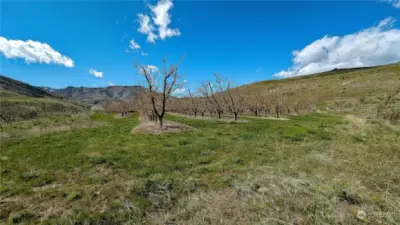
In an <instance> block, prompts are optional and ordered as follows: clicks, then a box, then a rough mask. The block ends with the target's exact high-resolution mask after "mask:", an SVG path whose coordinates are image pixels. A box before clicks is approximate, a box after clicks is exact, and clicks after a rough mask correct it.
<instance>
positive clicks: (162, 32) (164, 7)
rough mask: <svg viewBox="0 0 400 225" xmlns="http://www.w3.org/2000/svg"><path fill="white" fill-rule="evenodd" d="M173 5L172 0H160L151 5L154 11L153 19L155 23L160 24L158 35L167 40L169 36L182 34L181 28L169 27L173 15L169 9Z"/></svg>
mask: <svg viewBox="0 0 400 225" xmlns="http://www.w3.org/2000/svg"><path fill="white" fill-rule="evenodd" d="M172 7H173V4H172V1H171V0H160V1H159V2H158V3H157V5H155V6H150V10H151V12H152V14H153V15H152V19H153V22H154V24H156V25H157V26H158V36H159V37H160V38H161V39H162V40H165V38H167V37H173V36H180V35H181V33H180V31H179V29H176V28H175V29H172V28H169V27H168V25H169V24H170V23H171V15H170V14H169V13H168V11H169V10H170V9H171V8H172Z"/></svg>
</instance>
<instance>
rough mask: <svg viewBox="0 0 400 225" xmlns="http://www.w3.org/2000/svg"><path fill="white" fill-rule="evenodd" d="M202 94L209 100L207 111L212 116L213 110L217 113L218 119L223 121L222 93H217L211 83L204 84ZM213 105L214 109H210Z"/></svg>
mask: <svg viewBox="0 0 400 225" xmlns="http://www.w3.org/2000/svg"><path fill="white" fill-rule="evenodd" d="M201 92H202V93H203V96H205V97H206V98H207V99H208V100H209V101H208V103H207V104H208V105H207V109H208V111H209V112H210V116H211V113H212V111H211V109H212V108H213V109H215V111H216V112H217V114H218V118H219V119H221V116H222V114H223V113H224V107H223V102H222V99H221V96H220V95H221V93H216V91H215V87H214V84H213V83H211V81H207V82H204V83H203V84H202V90H201ZM211 105H212V106H213V107H212V108H211V107H210V106H211Z"/></svg>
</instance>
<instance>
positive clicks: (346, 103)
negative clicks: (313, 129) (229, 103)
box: [238, 63, 400, 117]
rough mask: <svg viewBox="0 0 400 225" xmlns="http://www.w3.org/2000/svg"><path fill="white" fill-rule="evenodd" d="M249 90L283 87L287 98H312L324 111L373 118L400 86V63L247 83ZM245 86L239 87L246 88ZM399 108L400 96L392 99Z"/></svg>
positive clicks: (292, 99) (266, 90)
mask: <svg viewBox="0 0 400 225" xmlns="http://www.w3.org/2000/svg"><path fill="white" fill-rule="evenodd" d="M246 86H247V87H249V88H248V90H252V91H259V92H261V93H266V92H268V91H269V90H271V89H274V88H276V87H280V88H281V90H282V92H283V93H285V94H286V95H287V98H288V101H296V100H297V99H303V98H311V99H312V100H313V102H314V103H315V105H316V108H317V109H318V110H321V111H335V112H343V113H352V114H357V115H360V116H363V117H372V116H373V115H374V114H375V113H376V110H377V107H378V105H379V104H381V103H382V102H383V101H384V100H385V98H386V97H387V96H388V95H389V94H390V93H393V92H394V91H395V90H396V89H398V88H400V63H396V64H390V65H384V66H377V67H370V68H352V69H335V70H332V71H328V72H323V73H319V74H313V75H308V76H299V77H294V78H287V79H281V80H267V81H261V82H257V83H253V84H249V85H246ZM243 87H244V86H241V87H239V88H238V89H240V88H243ZM392 103H394V104H392V106H393V105H396V107H400V95H396V96H395V98H394V99H393V100H392Z"/></svg>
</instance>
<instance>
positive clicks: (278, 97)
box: [268, 87, 285, 118]
mask: <svg viewBox="0 0 400 225" xmlns="http://www.w3.org/2000/svg"><path fill="white" fill-rule="evenodd" d="M268 97H269V100H270V101H271V103H272V104H273V105H274V108H275V113H276V117H277V118H279V117H280V116H281V113H282V108H283V105H284V102H285V96H284V94H283V93H282V89H281V88H280V87H277V88H275V89H272V90H270V91H269V94H268Z"/></svg>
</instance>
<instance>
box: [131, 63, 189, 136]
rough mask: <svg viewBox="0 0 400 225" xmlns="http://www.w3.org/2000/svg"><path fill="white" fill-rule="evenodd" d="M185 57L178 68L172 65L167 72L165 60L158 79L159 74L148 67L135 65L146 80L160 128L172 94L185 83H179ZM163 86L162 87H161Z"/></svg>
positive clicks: (153, 110) (149, 96) (150, 100)
mask: <svg viewBox="0 0 400 225" xmlns="http://www.w3.org/2000/svg"><path fill="white" fill-rule="evenodd" d="M182 60H183V57H182V58H181V59H180V60H179V62H178V65H177V66H173V65H171V66H170V68H169V69H168V70H167V68H166V59H164V60H163V71H162V76H161V78H160V79H158V74H154V72H152V71H151V70H150V69H149V67H148V66H146V65H134V66H135V67H136V68H137V70H138V72H139V74H141V75H142V76H143V77H144V78H145V85H146V87H147V91H148V96H147V97H148V98H149V102H150V103H151V107H152V112H153V114H154V115H155V116H156V117H157V119H158V123H159V126H160V128H163V125H164V115H165V112H166V106H167V103H168V100H169V98H170V96H171V93H172V92H173V91H174V90H176V89H178V88H182V86H183V85H184V83H183V82H178V79H179V78H181V77H180V76H179V75H178V68H179V66H180V63H181V62H182ZM159 85H161V87H160V86H159Z"/></svg>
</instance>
